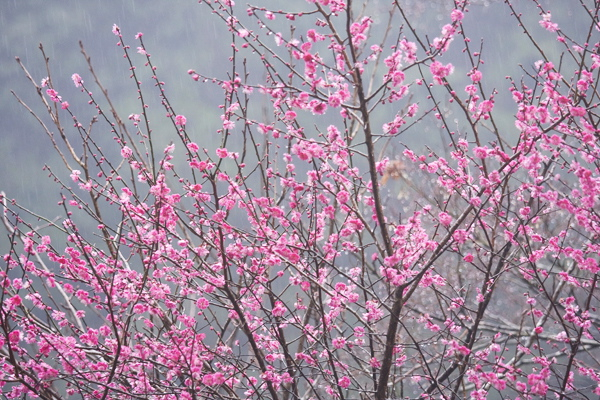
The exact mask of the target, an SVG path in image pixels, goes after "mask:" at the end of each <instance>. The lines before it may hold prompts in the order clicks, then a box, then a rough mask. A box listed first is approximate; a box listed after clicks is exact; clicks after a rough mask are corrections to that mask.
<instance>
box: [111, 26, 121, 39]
mask: <svg viewBox="0 0 600 400" xmlns="http://www.w3.org/2000/svg"><path fill="white" fill-rule="evenodd" d="M112 33H114V34H115V36H119V37H121V29H120V28H119V27H118V26H117V24H113V27H112Z"/></svg>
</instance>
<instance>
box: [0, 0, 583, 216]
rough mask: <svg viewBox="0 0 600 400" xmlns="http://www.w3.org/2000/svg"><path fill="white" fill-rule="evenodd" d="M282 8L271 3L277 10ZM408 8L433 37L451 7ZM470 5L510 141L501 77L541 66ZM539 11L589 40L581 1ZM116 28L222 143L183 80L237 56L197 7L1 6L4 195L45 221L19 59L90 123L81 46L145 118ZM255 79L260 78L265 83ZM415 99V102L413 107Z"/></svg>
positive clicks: (548, 40)
mask: <svg viewBox="0 0 600 400" xmlns="http://www.w3.org/2000/svg"><path fill="white" fill-rule="evenodd" d="M283 3H284V2H281V1H279V2H277V3H274V1H273V0H272V1H271V4H279V5H281V4H283ZM384 3H385V4H384ZM404 3H406V4H407V10H409V11H410V13H411V14H410V17H411V20H412V21H413V24H414V26H415V27H416V28H418V29H420V30H422V31H425V32H428V35H429V37H430V38H433V37H435V36H436V35H438V34H439V30H440V27H441V26H442V25H444V24H445V23H447V21H448V20H449V18H448V14H449V10H450V9H451V5H452V4H453V2H451V1H449V0H448V1H446V0H438V1H426V2H424V1H417V0H405V1H404ZM474 3H475V4H474V5H473V6H472V7H471V8H470V12H469V14H468V15H467V18H466V19H465V26H466V30H467V33H468V36H469V37H471V39H472V43H473V45H474V46H479V41H480V39H481V38H484V39H485V41H484V45H483V54H484V56H483V59H484V60H485V61H486V64H485V66H483V67H482V71H483V73H484V80H485V86H486V88H487V89H488V91H489V92H491V91H492V89H494V88H496V89H497V90H498V91H499V92H500V95H498V96H497V104H498V105H500V106H502V107H503V108H504V109H506V119H505V121H501V123H502V124H503V126H502V128H503V129H506V131H507V135H510V131H511V129H514V128H513V127H512V125H511V124H512V122H511V116H512V115H513V114H514V110H513V109H512V108H511V106H512V102H511V100H510V95H509V94H508V92H507V90H506V89H507V87H508V81H506V79H505V76H507V75H512V76H514V77H515V78H517V79H518V78H520V77H521V76H523V72H522V70H521V69H520V67H519V64H522V65H523V66H524V67H526V68H528V67H530V66H531V65H532V64H533V62H535V61H536V60H535V59H532V58H531V57H530V54H531V53H532V52H531V49H530V48H529V47H528V46H530V45H529V44H526V42H525V41H523V40H521V39H522V30H521V29H520V28H519V27H518V26H517V24H516V22H515V20H514V18H512V17H511V16H510V15H509V11H508V10H507V7H506V6H505V5H504V4H503V3H502V2H497V1H489V2H484V1H475V2H474ZM530 3H531V2H530V1H525V0H517V1H515V2H514V4H515V6H516V7H517V8H518V9H519V10H520V11H522V12H523V13H524V19H525V21H526V22H528V23H530V24H531V25H530V26H532V27H534V28H537V29H536V30H535V31H534V34H536V35H539V37H540V38H542V43H543V44H544V45H547V46H549V51H550V53H551V52H552V51H553V49H559V47H558V45H557V44H555V43H552V35H547V34H545V32H544V31H543V29H542V28H541V27H539V25H538V24H537V21H539V19H540V17H539V15H538V11H537V10H536V9H535V7H534V6H532V5H531V4H530ZM543 3H544V5H545V6H548V7H551V9H552V11H553V21H555V22H558V24H559V25H560V26H561V28H563V29H565V30H567V31H569V32H570V33H571V34H572V36H574V37H581V35H582V33H583V32H579V27H578V24H577V20H578V19H577V16H576V15H572V14H571V11H570V8H571V7H569V3H578V2H577V1H576V0H566V1H545V2H543ZM240 6H242V5H240ZM292 6H293V7H309V5H305V4H304V3H295V4H294V5H291V4H290V7H292ZM370 7H372V8H371V9H370V10H371V11H370V12H373V17H374V20H375V22H376V24H379V26H378V27H377V26H376V27H375V28H374V29H384V28H385V26H384V25H382V24H385V22H386V18H385V16H386V14H385V13H386V9H387V2H383V1H372V2H370ZM552 7H553V8H552ZM241 14H243V12H242V13H241ZM276 22H277V23H280V24H282V26H285V24H287V22H286V21H285V20H283V19H281V21H279V20H278V21H276ZM114 23H116V24H117V25H119V26H120V27H121V29H122V32H123V34H124V37H125V38H126V41H127V42H128V43H129V44H130V45H131V46H132V48H133V49H135V46H137V43H136V42H135V40H134V38H133V37H134V35H135V34H136V33H137V32H143V33H144V42H145V45H146V47H147V49H148V51H149V52H150V53H151V54H152V59H153V62H154V63H155V65H157V66H158V75H159V77H160V79H161V80H163V81H165V82H166V83H167V90H168V94H169V96H170V99H171V102H172V104H173V106H174V107H175V109H176V110H177V112H178V113H181V114H184V115H186V116H187V118H188V126H189V132H190V133H191V134H192V135H193V136H194V137H199V138H206V141H208V142H210V141H215V142H216V141H217V140H218V138H215V133H214V132H215V131H216V130H217V129H218V128H219V126H220V121H219V114H220V112H219V111H218V109H217V108H216V107H217V106H218V104H220V102H221V99H222V93H221V92H220V91H219V90H218V88H217V87H211V86H209V85H193V81H191V79H190V78H189V76H188V75H187V70H188V69H190V68H193V69H195V70H196V71H198V72H200V73H203V74H205V75H207V76H217V77H221V78H224V77H225V76H224V74H225V71H226V70H227V65H228V64H227V59H228V57H229V55H230V54H231V48H230V34H229V33H228V32H227V31H226V29H225V28H224V24H223V23H222V22H221V21H219V20H216V19H215V18H214V17H213V16H211V14H210V12H209V11H208V8H207V7H204V6H203V5H200V4H198V3H197V2H196V1H174V2H166V1H157V0H144V1H141V0H119V1H117V0H102V1H100V0H88V1H85V2H83V1H76V0H65V1H61V2H38V1H30V0H19V1H17V0H15V1H3V2H0V62H1V65H2V68H0V121H2V124H1V125H0V160H1V162H0V190H4V191H5V192H7V195H8V196H9V197H10V198H17V199H19V201H20V202H22V203H23V204H25V205H27V206H28V207H32V208H33V209H34V210H35V211H37V212H40V213H42V214H44V208H45V205H47V204H56V202H55V199H58V196H57V190H56V186H55V185H54V184H53V183H52V181H51V180H50V179H48V178H47V176H46V175H47V174H46V173H43V172H42V171H41V169H42V167H43V166H44V165H45V164H48V165H52V166H57V165H60V164H59V160H58V158H57V156H56V154H55V152H54V151H53V150H52V149H51V146H50V143H49V141H48V139H47V137H45V135H44V133H43V130H42V129H41V128H40V126H39V124H38V123H37V121H36V120H35V119H34V118H33V117H32V116H31V115H30V114H29V113H28V112H27V111H26V110H25V109H23V107H21V106H20V105H19V104H18V103H17V102H16V100H15V98H14V97H13V95H11V93H10V91H11V90H13V91H14V92H15V93H17V94H18V95H19V96H20V97H21V98H22V99H23V100H24V101H25V102H26V103H27V104H29V105H30V106H31V107H32V108H33V109H34V110H35V111H37V112H40V114H41V115H43V111H44V110H43V108H42V107H40V106H41V104H40V103H39V99H38V98H37V95H36V93H35V91H34V89H33V88H32V86H31V85H30V84H29V82H28V81H27V79H26V78H25V76H24V74H23V72H22V71H21V70H20V68H19V66H18V65H17V63H16V62H15V61H14V58H15V56H19V57H20V58H21V60H22V61H23V63H24V64H25V65H26V67H27V68H28V69H29V71H30V73H31V74H32V76H33V77H34V79H36V81H37V82H38V84H39V82H40V81H41V79H42V78H44V77H46V76H47V72H46V70H45V65H44V61H43V59H42V57H41V53H40V51H39V50H38V46H39V43H40V42H41V43H43V45H44V49H45V51H46V54H47V56H48V57H49V58H50V64H51V68H52V74H53V81H54V85H55V87H56V88H57V89H58V90H59V92H60V94H61V95H62V96H63V98H64V99H68V101H69V103H70V104H71V106H72V107H73V110H74V111H75V112H76V113H78V115H79V113H81V115H86V113H87V114H88V115H90V117H91V115H93V110H90V107H89V106H87V99H86V98H85V96H84V95H83V94H82V93H80V92H79V91H78V90H77V89H75V88H74V87H73V84H72V82H71V79H70V77H71V75H72V74H73V73H76V72H77V73H79V74H81V75H82V76H83V77H84V79H85V80H86V84H91V83H92V82H91V79H89V73H88V68H87V66H86V64H85V60H84V58H83V57H82V55H81V54H80V51H79V44H78V42H79V41H80V40H81V41H82V42H83V43H84V45H85V47H86V50H87V52H88V54H89V55H90V56H91V58H92V62H93V64H94V67H95V69H96V71H97V73H98V75H99V77H100V79H101V81H102V82H103V84H104V85H105V86H106V88H107V89H108V91H109V94H110V96H111V98H112V100H113V101H114V102H115V104H116V106H117V109H119V110H120V112H121V116H122V117H124V118H126V117H127V115H129V114H131V113H136V112H138V113H139V102H138V101H137V100H136V95H135V86H134V84H133V82H132V81H131V79H129V71H128V70H127V68H128V67H127V64H126V62H125V61H124V60H123V58H122V50H121V49H120V48H118V47H117V46H115V44H116V38H115V36H114V35H113V34H112V33H111V28H112V25H113V24H114ZM407 32H408V31H407ZM452 46H453V47H452V48H451V50H450V53H449V54H447V55H445V56H444V60H446V61H445V62H452V63H453V64H454V65H455V67H456V72H455V75H454V76H453V79H457V80H458V82H460V79H464V80H465V83H466V82H467V79H468V78H466V76H465V74H466V72H467V69H466V68H467V63H466V60H465V59H464V58H463V57H464V56H463V54H462V53H461V51H460V50H461V46H462V44H461V43H453V45H452ZM136 56H138V55H136ZM137 60H138V63H139V65H140V66H141V65H142V64H143V58H141V56H138V59H137ZM255 79H260V76H258V77H255ZM92 87H93V86H92ZM98 94H99V93H98ZM415 100H418V99H413V101H415ZM156 106H157V108H156V110H155V111H159V114H157V115H162V114H164V112H163V111H162V110H161V109H160V108H158V105H156ZM160 113H162V114H160ZM393 113H394V111H393V110H391V111H390V115H378V116H376V117H377V118H378V119H379V120H380V121H381V122H380V123H383V122H385V120H386V119H389V118H392V117H393ZM82 119H83V120H85V118H82ZM67 122H68V121H67ZM153 122H154V123H155V125H154V129H155V130H157V131H160V123H161V122H160V121H157V120H155V121H153ZM436 129H437V128H436V125H435V123H428V122H424V123H423V124H420V126H418V127H417V130H415V133H416V134H415V135H412V136H411V135H407V136H406V137H403V138H402V139H403V141H404V142H405V143H409V144H411V145H414V144H419V141H421V140H422V138H423V136H422V135H423V134H427V135H430V136H433V137H434V139H433V140H434V141H435V137H436V136H439V135H438V134H437V132H436ZM100 133H101V132H97V134H100ZM107 136H110V135H107ZM159 137H160V136H159ZM105 139H106V141H104V142H102V141H101V143H109V142H110V140H111V138H110V137H107V138H105ZM429 144H430V145H431V143H429Z"/></svg>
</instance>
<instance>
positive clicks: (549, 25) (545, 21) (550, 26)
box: [540, 13, 558, 32]
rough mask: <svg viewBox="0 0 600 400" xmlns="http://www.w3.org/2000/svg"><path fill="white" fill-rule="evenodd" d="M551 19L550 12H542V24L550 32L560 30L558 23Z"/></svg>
mask: <svg viewBox="0 0 600 400" xmlns="http://www.w3.org/2000/svg"><path fill="white" fill-rule="evenodd" d="M551 19H552V15H551V14H550V13H547V14H542V20H541V21H540V25H541V26H542V28H544V29H546V30H547V31H548V32H556V31H558V24H557V23H555V22H552V21H550V20H551Z"/></svg>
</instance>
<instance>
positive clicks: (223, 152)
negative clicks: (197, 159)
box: [216, 148, 229, 158]
mask: <svg viewBox="0 0 600 400" xmlns="http://www.w3.org/2000/svg"><path fill="white" fill-rule="evenodd" d="M216 152H217V156H219V158H226V157H227V156H228V155H229V152H228V151H227V149H225V148H218V149H217V150H216Z"/></svg>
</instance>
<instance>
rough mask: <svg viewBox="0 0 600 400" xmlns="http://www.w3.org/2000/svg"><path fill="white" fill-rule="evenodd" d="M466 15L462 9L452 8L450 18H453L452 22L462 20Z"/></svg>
mask: <svg viewBox="0 0 600 400" xmlns="http://www.w3.org/2000/svg"><path fill="white" fill-rule="evenodd" d="M464 17H465V14H464V13H463V12H462V11H460V10H456V9H455V10H452V12H451V13H450V18H452V22H458V21H462V20H463V18H464Z"/></svg>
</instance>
